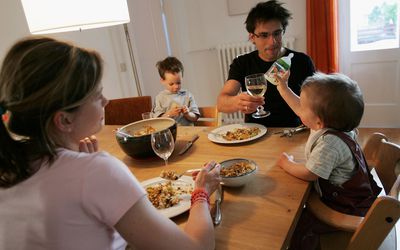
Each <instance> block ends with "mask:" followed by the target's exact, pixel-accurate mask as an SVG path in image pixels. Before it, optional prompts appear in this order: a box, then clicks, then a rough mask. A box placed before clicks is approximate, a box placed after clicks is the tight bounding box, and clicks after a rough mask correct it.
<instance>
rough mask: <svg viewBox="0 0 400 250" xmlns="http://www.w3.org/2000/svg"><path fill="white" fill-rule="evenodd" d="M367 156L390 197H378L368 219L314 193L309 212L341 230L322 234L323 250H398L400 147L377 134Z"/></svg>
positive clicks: (368, 144) (370, 139)
mask: <svg viewBox="0 0 400 250" xmlns="http://www.w3.org/2000/svg"><path fill="white" fill-rule="evenodd" d="M364 153H365V154H366V159H368V160H367V161H368V163H369V164H373V166H372V167H373V168H374V169H375V170H376V173H377V175H378V177H379V180H380V181H381V182H382V185H383V187H384V190H385V194H387V195H383V196H380V197H378V198H377V199H376V200H375V202H374V203H373V204H372V206H371V208H370V209H369V210H368V213H367V214H366V216H365V217H359V216H353V215H347V214H343V213H340V212H337V211H336V210H333V209H331V208H330V207H328V206H327V205H325V204H324V203H323V202H322V201H321V199H320V197H319V195H318V194H317V193H316V192H312V193H311V194H310V197H309V199H308V201H307V207H308V209H309V210H310V211H311V212H312V213H313V214H314V215H315V216H316V217H317V218H318V219H319V220H321V221H323V222H324V223H326V224H328V225H330V226H332V227H335V228H337V229H338V230H341V231H338V232H335V233H329V234H324V235H321V249H363V250H364V249H396V231H395V228H393V227H394V226H395V224H396V222H397V220H398V219H399V217H400V201H399V185H400V176H399V175H398V174H397V175H396V173H395V172H396V170H395V169H396V166H399V164H400V146H399V145H397V144H395V143H391V142H388V141H387V138H386V136H385V135H383V134H380V133H374V134H373V135H372V136H371V137H370V138H369V139H368V141H367V143H366V144H365V147H364ZM392 229H393V230H392Z"/></svg>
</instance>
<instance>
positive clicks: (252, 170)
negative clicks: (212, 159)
mask: <svg viewBox="0 0 400 250" xmlns="http://www.w3.org/2000/svg"><path fill="white" fill-rule="evenodd" d="M220 164H221V181H222V185H224V186H227V187H240V186H243V185H245V184H246V183H249V182H250V181H252V180H253V179H254V177H255V176H256V173H257V171H258V166H257V164H256V163H255V162H254V161H252V160H249V159H244V158H235V159H229V160H226V161H223V162H221V163H220ZM234 165H235V166H236V167H235V169H236V170H238V169H242V167H239V166H240V165H241V166H246V167H248V168H249V169H248V170H244V168H243V169H242V170H243V171H242V173H238V171H233V166H234ZM238 165H239V166H238ZM228 168H230V170H231V171H229V172H230V174H231V175H232V176H226V175H224V172H225V171H227V170H228Z"/></svg>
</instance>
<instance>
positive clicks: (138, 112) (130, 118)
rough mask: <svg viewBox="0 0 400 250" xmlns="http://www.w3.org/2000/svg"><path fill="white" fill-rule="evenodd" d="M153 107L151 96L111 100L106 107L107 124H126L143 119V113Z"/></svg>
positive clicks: (105, 121) (105, 119) (105, 118)
mask: <svg viewBox="0 0 400 250" xmlns="http://www.w3.org/2000/svg"><path fill="white" fill-rule="evenodd" d="M151 109H152V103H151V96H139V97H128V98H121V99H113V100H110V101H109V103H108V104H107V105H106V107H105V108H104V113H105V117H104V123H105V124H106V125H126V124H129V123H131V122H135V121H139V120H142V113H144V112H149V111H151Z"/></svg>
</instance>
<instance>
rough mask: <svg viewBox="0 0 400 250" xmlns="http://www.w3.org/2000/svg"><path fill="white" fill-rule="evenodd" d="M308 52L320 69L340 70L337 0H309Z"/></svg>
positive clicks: (323, 70) (325, 71)
mask: <svg viewBox="0 0 400 250" xmlns="http://www.w3.org/2000/svg"><path fill="white" fill-rule="evenodd" d="M307 53H308V55H309V56H310V57H311V58H312V59H313V61H314V64H315V66H316V69H317V70H318V71H321V72H324V73H333V72H338V70H339V66H338V35H337V0H307Z"/></svg>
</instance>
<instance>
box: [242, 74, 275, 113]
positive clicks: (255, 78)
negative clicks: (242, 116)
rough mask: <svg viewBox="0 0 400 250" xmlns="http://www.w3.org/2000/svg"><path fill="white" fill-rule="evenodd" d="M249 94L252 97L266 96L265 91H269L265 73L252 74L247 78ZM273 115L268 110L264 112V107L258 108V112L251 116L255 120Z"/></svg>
mask: <svg viewBox="0 0 400 250" xmlns="http://www.w3.org/2000/svg"><path fill="white" fill-rule="evenodd" d="M244 80H245V83H246V89H247V93H249V95H252V96H264V93H265V91H267V79H266V78H265V76H264V73H259V74H252V75H248V76H246V77H245V79H244ZM270 114H271V112H269V111H268V110H264V107H263V106H261V105H260V106H258V107H257V112H256V113H253V114H252V115H251V116H252V117H254V118H263V117H267V116H269V115H270Z"/></svg>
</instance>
